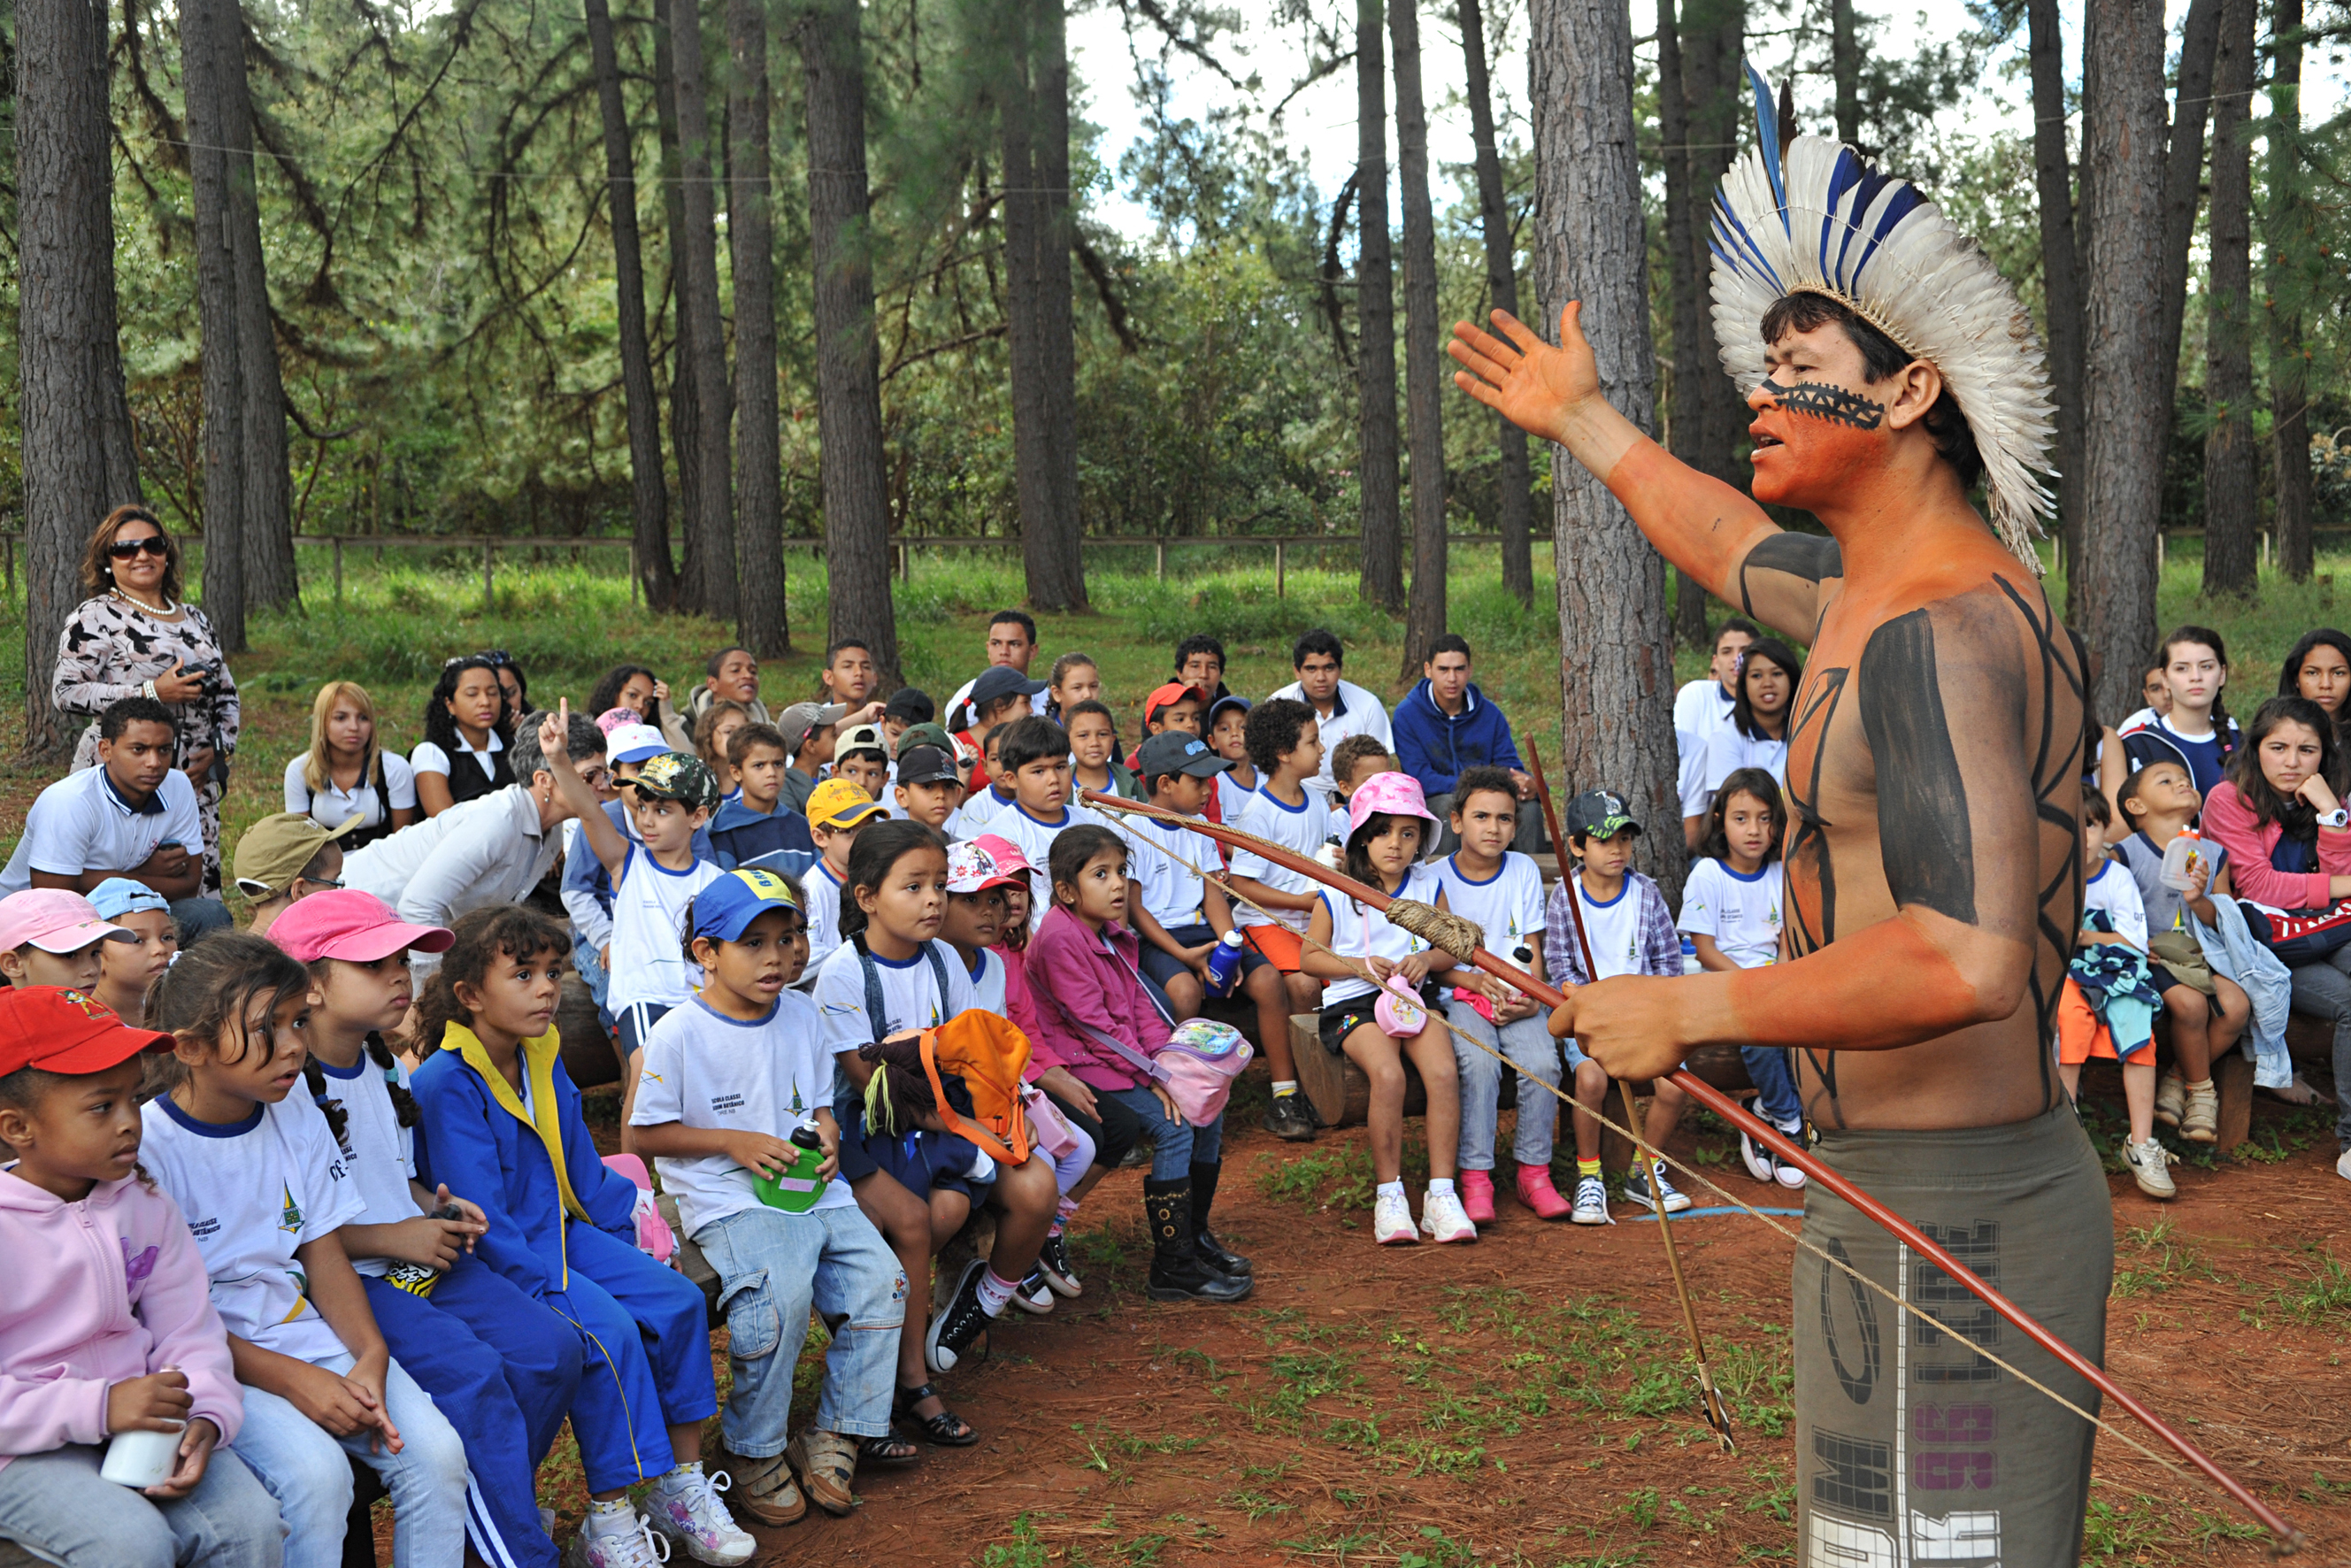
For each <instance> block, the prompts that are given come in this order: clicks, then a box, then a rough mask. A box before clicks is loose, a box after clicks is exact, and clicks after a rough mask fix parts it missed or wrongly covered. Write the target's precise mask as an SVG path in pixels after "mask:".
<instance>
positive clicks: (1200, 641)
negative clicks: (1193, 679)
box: [1173, 632, 1225, 675]
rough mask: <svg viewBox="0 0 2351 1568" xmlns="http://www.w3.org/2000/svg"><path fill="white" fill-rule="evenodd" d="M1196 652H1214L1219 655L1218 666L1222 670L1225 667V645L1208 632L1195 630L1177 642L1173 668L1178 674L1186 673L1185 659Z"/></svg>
mask: <svg viewBox="0 0 2351 1568" xmlns="http://www.w3.org/2000/svg"><path fill="white" fill-rule="evenodd" d="M1195 653H1214V654H1215V655H1216V656H1217V668H1218V669H1219V670H1221V669H1223V668H1224V667H1225V645H1224V644H1223V643H1219V642H1217V640H1216V639H1215V638H1214V637H1211V636H1209V635H1208V634H1207V632H1193V633H1192V634H1191V635H1190V636H1189V637H1186V638H1185V639H1184V640H1183V641H1182V642H1181V643H1176V644H1175V664H1174V665H1173V668H1174V669H1175V673H1176V674H1179V675H1180V674H1183V673H1184V661H1185V660H1186V659H1188V658H1190V657H1191V656H1192V655H1193V654H1195Z"/></svg>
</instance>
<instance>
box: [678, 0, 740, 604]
mask: <svg viewBox="0 0 2351 1568" xmlns="http://www.w3.org/2000/svg"><path fill="white" fill-rule="evenodd" d="M669 33H670V61H671V68H672V70H673V72H674V80H673V81H672V84H671V90H672V91H673V92H674V94H675V96H676V99H677V151H678V173H679V179H680V183H681V185H682V187H683V189H682V192H681V194H682V195H683V197H684V205H685V232H684V242H685V248H684V252H683V253H682V254H681V255H680V256H677V257H676V258H675V259H674V263H673V265H674V266H675V267H676V269H677V279H678V304H679V309H680V313H681V314H682V315H684V317H685V318H687V319H690V320H691V321H692V322H693V323H694V330H693V333H692V335H691V336H692V341H693V344H694V355H693V358H692V360H691V361H689V362H688V363H687V364H686V365H685V366H684V370H685V372H686V373H687V374H688V375H690V376H692V377H693V379H694V402H695V414H696V416H697V417H696V420H695V439H694V448H693V451H692V453H691V454H690V456H691V460H692V461H693V463H694V465H695V510H694V511H693V512H691V513H689V514H687V516H686V519H685V525H686V532H687V536H688V543H687V557H688V559H687V569H688V570H690V571H692V572H693V573H694V574H695V576H696V577H697V578H698V579H699V580H700V581H699V585H698V589H697V591H696V595H695V597H696V598H697V599H698V600H699V601H700V603H701V608H702V612H703V613H704V614H705V615H709V616H712V617H714V618H716V619H717V620H719V621H730V622H731V621H734V620H735V619H736V618H737V604H738V601H739V598H740V595H739V594H738V592H737V575H738V568H737V561H736V559H735V487H734V484H733V482H732V477H731V476H730V475H729V473H728V466H729V458H730V454H729V453H728V451H727V439H726V437H727V426H728V423H729V416H730V414H731V413H732V410H731V409H730V408H729V407H728V403H729V402H730V401H731V400H730V398H729V395H728V393H729V389H728V387H727V384H726V320H725V318H724V317H722V316H721V315H720V313H719V307H718V217H717V202H716V199H715V198H716V190H715V187H714V185H713V183H712V174H711V168H712V162H711V161H712V155H713V154H714V153H715V152H717V150H718V143H717V141H716V139H715V137H714V134H713V132H712V131H711V126H710V98H709V79H710V78H709V73H708V72H707V71H706V70H705V68H704V67H703V57H702V55H703V51H702V12H701V5H700V0H670V6H669ZM688 458H689V454H688V453H687V452H686V451H685V449H684V448H680V449H679V452H678V462H679V464H680V465H684V463H685V462H686V461H687V460H688Z"/></svg>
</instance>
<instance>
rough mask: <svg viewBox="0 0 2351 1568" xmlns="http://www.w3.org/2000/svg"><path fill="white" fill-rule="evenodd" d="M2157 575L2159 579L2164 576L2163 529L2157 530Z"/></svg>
mask: <svg viewBox="0 0 2351 1568" xmlns="http://www.w3.org/2000/svg"><path fill="white" fill-rule="evenodd" d="M2155 575H2156V576H2157V577H2158V578H2161V577H2162V576H2163V530H2162V529H2161V528H2158V529H2156V530H2155Z"/></svg>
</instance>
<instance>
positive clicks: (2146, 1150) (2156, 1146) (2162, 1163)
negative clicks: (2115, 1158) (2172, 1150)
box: [2123, 1138, 2179, 1198]
mask: <svg viewBox="0 0 2351 1568" xmlns="http://www.w3.org/2000/svg"><path fill="white" fill-rule="evenodd" d="M2177 1158H2179V1156H2178V1155H2172V1154H2168V1153H2166V1152H2165V1150H2164V1147H2163V1145H2162V1144H2160V1143H2158V1141H2156V1140H2155V1139H2153V1138H2149V1139H2148V1140H2147V1142H2145V1143H2143V1144H2125V1145H2123V1160H2124V1163H2125V1164H2126V1165H2128V1166H2130V1173H2131V1179H2132V1180H2134V1181H2136V1182H2137V1183H2138V1189H2139V1191H2141V1192H2143V1193H2145V1194H2147V1197H2153V1198H2170V1197H2178V1196H2179V1186H2178V1185H2177V1184H2175V1183H2174V1182H2173V1181H2172V1179H2171V1172H2170V1171H2168V1170H2167V1169H2166V1168H2164V1167H2166V1166H2168V1165H2170V1164H2171V1162H2172V1161H2173V1160H2175V1159H2177Z"/></svg>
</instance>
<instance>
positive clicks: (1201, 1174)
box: [1192, 1161, 1254, 1280]
mask: <svg viewBox="0 0 2351 1568" xmlns="http://www.w3.org/2000/svg"><path fill="white" fill-rule="evenodd" d="M1224 1168H1225V1167H1224V1163H1223V1162H1222V1161H1218V1162H1217V1163H1216V1164H1214V1165H1205V1166H1200V1165H1196V1166H1193V1167H1192V1244H1193V1245H1194V1246H1195V1247H1196V1248H1198V1249H1199V1252H1200V1256H1201V1257H1202V1258H1204V1259H1206V1260H1207V1264H1208V1267H1210V1268H1211V1269H1214V1270H1216V1271H1217V1273H1219V1274H1230V1275H1232V1276H1233V1277H1234V1278H1235V1279H1241V1280H1245V1279H1248V1278H1249V1275H1250V1274H1251V1273H1252V1272H1253V1271H1254V1270H1252V1269H1251V1268H1250V1266H1249V1260H1248V1259H1246V1258H1244V1257H1242V1256H1241V1255H1240V1254H1239V1253H1238V1252H1235V1251H1233V1250H1232V1249H1229V1248H1228V1247H1227V1246H1226V1245H1225V1244H1224V1243H1223V1242H1221V1241H1219V1240H1217V1236H1216V1232H1214V1231H1212V1230H1210V1229H1209V1228H1208V1210H1209V1208H1210V1207H1213V1206H1214V1205H1215V1203H1216V1201H1217V1176H1218V1175H1219V1174H1220V1173H1221V1172H1222V1171H1223V1170H1224Z"/></svg>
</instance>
